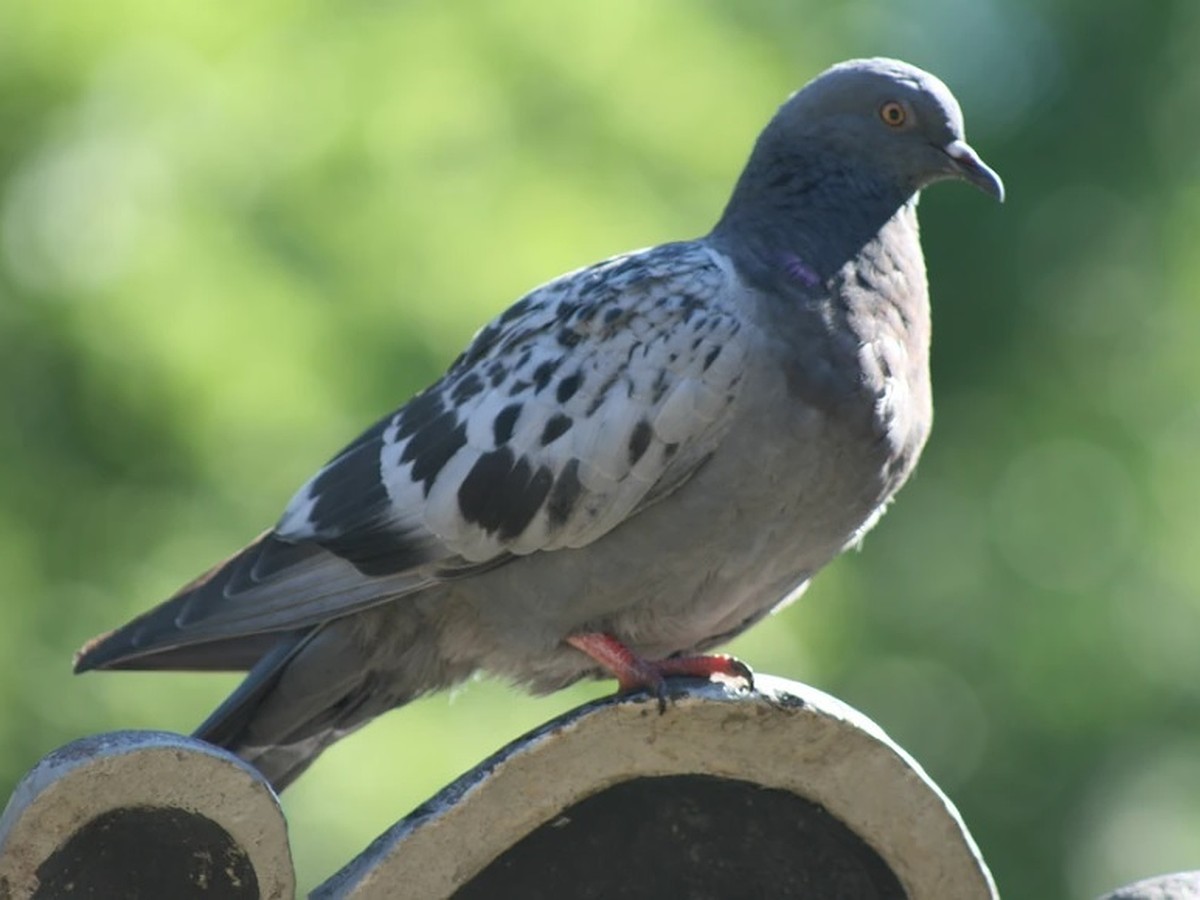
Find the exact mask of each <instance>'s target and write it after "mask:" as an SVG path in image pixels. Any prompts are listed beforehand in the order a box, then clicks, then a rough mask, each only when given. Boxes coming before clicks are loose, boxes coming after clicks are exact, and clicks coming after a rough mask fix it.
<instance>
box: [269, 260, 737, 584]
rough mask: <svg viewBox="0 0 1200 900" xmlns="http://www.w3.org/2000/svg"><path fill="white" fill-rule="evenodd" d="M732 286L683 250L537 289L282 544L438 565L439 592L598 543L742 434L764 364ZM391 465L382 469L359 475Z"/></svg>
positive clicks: (332, 482) (389, 564) (334, 482)
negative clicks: (741, 408) (750, 345)
mask: <svg viewBox="0 0 1200 900" xmlns="http://www.w3.org/2000/svg"><path fill="white" fill-rule="evenodd" d="M731 278H732V276H731V274H730V272H729V271H728V269H727V268H726V267H725V266H723V265H722V264H721V262H720V261H719V260H718V258H717V257H715V256H714V254H713V253H712V251H710V250H709V249H707V248H706V247H704V246H703V245H700V244H695V243H680V244H667V245H663V246H661V247H656V248H654V249H651V250H646V251H641V252H638V253H633V254H629V255H626V256H621V257H616V258H614V259H611V260H608V261H606V262H603V263H600V264H598V265H595V266H592V267H590V268H588V269H583V270H580V271H578V272H574V273H571V274H570V275H566V276H563V277H562V278H560V279H558V280H556V281H554V282H551V283H550V284H548V285H546V286H545V287H542V288H540V289H538V290H536V291H534V292H533V293H531V294H529V295H528V296H527V297H526V298H525V299H523V300H521V301H520V302H519V303H517V304H516V305H515V306H513V307H512V308H510V309H509V310H508V311H507V312H505V313H504V314H503V315H502V316H500V317H499V318H498V319H496V320H495V321H494V322H492V323H491V324H490V325H488V326H487V327H486V328H484V329H483V330H482V331H481V332H480V333H479V334H478V335H477V336H476V338H475V340H474V342H473V343H472V345H471V346H470V347H469V348H468V350H467V352H466V353H464V354H463V355H462V356H461V357H460V358H459V359H458V360H457V361H456V362H455V364H454V365H453V366H452V367H451V369H450V371H449V372H448V373H447V374H446V376H445V377H444V378H442V379H441V380H440V381H439V382H438V383H437V384H435V385H433V386H432V387H431V388H429V389H428V390H427V391H425V392H424V393H422V394H421V395H419V396H418V397H417V398H415V399H414V400H413V401H412V402H411V403H409V404H408V405H407V406H405V407H404V408H403V409H401V410H400V411H399V412H398V413H396V414H395V415H394V416H392V417H391V418H390V419H388V420H386V421H385V422H383V423H380V425H379V426H378V427H377V429H376V430H375V432H374V433H373V434H372V435H371V436H370V439H369V445H370V449H369V450H359V449H356V448H355V447H353V446H352V447H351V448H350V449H349V450H348V451H347V452H346V453H343V454H342V456H341V457H339V459H338V460H335V461H334V462H333V463H331V465H330V466H329V467H327V468H326V469H325V470H324V471H322V472H321V473H320V474H318V475H317V477H316V478H315V479H313V481H312V482H310V484H309V485H307V486H306V487H305V488H304V489H302V490H301V492H300V493H299V494H298V495H297V497H296V499H295V500H294V501H293V503H292V505H291V507H290V508H289V510H288V513H287V514H285V516H284V518H283V520H282V521H281V523H280V526H279V529H278V532H279V534H280V536H282V537H284V538H289V539H308V540H315V541H318V542H320V543H322V544H323V545H324V546H327V547H329V548H330V549H332V550H334V552H336V553H338V554H339V555H341V556H343V557H345V558H347V559H350V560H352V561H353V562H354V564H355V565H357V566H359V567H360V568H361V569H362V570H363V571H364V572H366V573H371V574H375V575H381V574H389V573H394V572H396V571H398V570H401V569H408V570H410V571H411V569H412V568H413V564H414V563H416V565H417V566H420V565H422V564H429V563H434V565H433V568H432V569H431V570H430V574H431V575H433V577H452V576H453V575H455V574H456V570H458V569H461V568H462V567H463V566H477V565H488V564H490V563H493V562H495V561H497V560H501V559H505V558H508V557H509V556H512V555H523V554H528V553H532V552H534V551H538V550H556V549H559V548H564V547H582V546H585V545H586V544H588V543H590V542H591V541H594V540H595V539H596V538H598V537H600V536H601V535H603V534H604V533H606V532H607V531H609V530H610V529H612V528H614V527H616V526H617V525H618V524H620V523H621V522H622V521H624V520H625V519H627V518H628V517H629V516H630V515H633V514H634V513H635V512H637V511H638V510H639V509H641V508H642V507H644V506H645V505H647V504H649V503H652V502H654V501H655V500H656V499H658V498H659V497H661V496H663V495H665V494H666V493H668V492H669V491H670V490H671V489H672V488H673V487H675V486H677V485H678V484H679V483H681V482H682V481H683V480H684V479H686V477H687V476H688V475H690V474H691V472H692V471H694V469H695V468H696V466H698V465H699V464H700V463H701V462H702V461H703V460H704V459H706V458H707V457H708V455H709V454H710V453H711V452H712V450H713V449H714V447H715V446H716V444H717V443H718V442H719V440H720V438H721V436H722V435H723V434H724V432H725V430H726V428H727V425H728V416H727V412H728V410H729V407H730V404H731V403H732V402H733V400H734V398H735V397H736V395H737V391H738V386H739V383H740V379H741V374H742V370H743V364H744V361H745V353H746V350H745V346H744V343H743V338H744V336H743V335H742V325H741V317H740V315H739V311H738V309H737V308H736V306H735V304H734V301H733V297H732V294H733V291H732V286H731ZM360 446H362V445H361V442H360ZM376 452H378V465H377V466H376V465H374V464H373V465H371V466H370V467H369V468H370V471H369V472H365V473H361V474H359V475H355V474H351V473H350V472H349V469H351V468H354V465H353V463H354V458H355V455H356V454H357V453H365V454H366V455H367V457H374V456H375V454H376ZM343 470H346V471H343ZM335 486H336V490H332V489H331V488H334V487H335ZM350 488H352V489H350ZM364 500H368V501H369V502H364ZM414 548H415V549H416V557H415V558H414V557H413V552H414ZM435 548H441V555H440V558H439V556H438V553H437V550H436V549H435ZM431 551H433V552H432V553H431Z"/></svg>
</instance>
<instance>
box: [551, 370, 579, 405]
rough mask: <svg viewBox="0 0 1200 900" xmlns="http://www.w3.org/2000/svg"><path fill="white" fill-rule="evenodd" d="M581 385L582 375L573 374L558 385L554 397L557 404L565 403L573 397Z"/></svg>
mask: <svg viewBox="0 0 1200 900" xmlns="http://www.w3.org/2000/svg"><path fill="white" fill-rule="evenodd" d="M582 384H583V373H581V372H574V373H572V374H570V375H568V376H567V377H566V378H564V379H563V380H562V381H560V382H559V383H558V389H557V391H556V392H555V394H554V396H555V397H556V398H557V399H558V402H559V403H566V402H567V401H568V400H570V399H571V398H572V397H574V396H575V392H576V391H578V390H579V388H580V385H582Z"/></svg>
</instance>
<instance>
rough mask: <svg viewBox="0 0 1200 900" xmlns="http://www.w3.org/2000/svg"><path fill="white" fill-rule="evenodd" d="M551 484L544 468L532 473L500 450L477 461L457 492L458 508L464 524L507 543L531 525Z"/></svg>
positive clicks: (526, 464) (506, 450)
mask: <svg viewBox="0 0 1200 900" xmlns="http://www.w3.org/2000/svg"><path fill="white" fill-rule="evenodd" d="M553 484H554V478H553V476H552V475H551V473H550V470H549V469H548V468H547V467H546V466H541V467H540V468H538V470H537V471H536V472H535V471H534V470H533V467H532V466H531V465H530V464H529V461H528V460H527V459H524V458H522V459H520V460H517V459H516V458H515V456H514V455H513V452H512V450H511V449H510V448H508V447H503V448H501V449H499V450H493V451H492V452H491V453H485V454H484V455H483V456H481V457H479V459H478V461H477V462H476V463H475V465H474V466H473V467H472V468H471V471H470V473H469V474H468V475H467V477H466V478H465V479H464V480H463V483H462V486H461V487H460V488H459V489H458V508H459V510H460V511H461V512H462V514H463V518H465V519H466V520H467V521H468V522H473V523H475V524H476V525H478V526H479V527H480V528H482V529H483V530H484V531H486V532H488V533H489V534H497V536H498V537H499V538H500V539H501V540H511V539H513V538H515V537H516V536H517V535H519V534H520V533H521V532H522V531H524V530H525V529H526V528H527V527H528V526H529V523H530V522H531V521H533V517H534V516H535V515H537V511H538V510H539V509H540V508H541V506H542V503H543V502H544V501H545V499H546V495H547V494H549V493H550V489H551V488H552V487H553Z"/></svg>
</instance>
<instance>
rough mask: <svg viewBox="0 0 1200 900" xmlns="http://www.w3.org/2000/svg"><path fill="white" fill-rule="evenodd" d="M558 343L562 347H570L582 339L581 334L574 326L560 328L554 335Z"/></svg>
mask: <svg viewBox="0 0 1200 900" xmlns="http://www.w3.org/2000/svg"><path fill="white" fill-rule="evenodd" d="M555 337H556V339H557V340H558V343H559V344H560V345H562V346H563V347H566V348H568V349H570V348H571V347H574V346H575V345H576V344H578V343H579V342H580V341H582V340H583V335H582V334H580V333H579V332H578V331H576V330H575V329H574V328H566V327H564V328H560V329H558V334H557V335H556V336H555Z"/></svg>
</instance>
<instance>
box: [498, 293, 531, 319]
mask: <svg viewBox="0 0 1200 900" xmlns="http://www.w3.org/2000/svg"><path fill="white" fill-rule="evenodd" d="M529 306H530V299H529V298H528V297H523V298H521V299H520V300H518V301H517V302H516V303H514V304H513V305H512V306H510V307H509V308H508V309H506V310H505V311H504V312H503V313H502V314H501V315H500V324H501V325H507V324H508V323H509V322H512V321H514V320H516V319H519V318H520V317H521V316H523V315H525V313H526V312H528V311H529Z"/></svg>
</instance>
